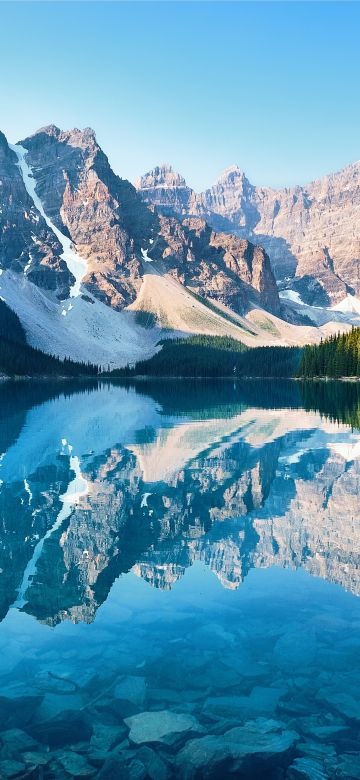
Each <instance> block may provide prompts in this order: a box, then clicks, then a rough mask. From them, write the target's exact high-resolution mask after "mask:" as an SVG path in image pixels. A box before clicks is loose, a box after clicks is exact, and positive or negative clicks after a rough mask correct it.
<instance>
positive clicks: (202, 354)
mask: <svg viewBox="0 0 360 780" xmlns="http://www.w3.org/2000/svg"><path fill="white" fill-rule="evenodd" d="M161 343H162V349H161V350H160V351H159V352H157V353H156V355H153V357H151V358H149V360H142V361H140V362H138V363H136V365H135V366H132V367H129V366H128V367H127V368H125V369H117V370H115V371H113V372H111V373H110V376H127V377H132V376H164V377H198V378H201V377H204V378H207V377H208V378H210V377H211V378H220V377H234V378H240V377H282V378H284V377H292V376H293V375H294V374H295V373H297V371H298V368H299V362H300V357H301V349H299V348H298V347H252V348H251V349H249V348H248V347H246V346H245V345H244V344H242V343H241V342H240V341H237V340H235V339H232V338H230V337H227V336H191V337H190V338H186V339H172V340H168V341H163V342H161Z"/></svg>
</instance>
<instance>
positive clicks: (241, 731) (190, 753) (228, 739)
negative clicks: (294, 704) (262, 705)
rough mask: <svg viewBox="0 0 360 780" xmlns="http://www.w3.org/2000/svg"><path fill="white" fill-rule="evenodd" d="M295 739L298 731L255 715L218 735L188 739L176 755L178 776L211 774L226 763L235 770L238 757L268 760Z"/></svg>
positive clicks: (287, 748) (207, 775)
mask: <svg viewBox="0 0 360 780" xmlns="http://www.w3.org/2000/svg"><path fill="white" fill-rule="evenodd" d="M297 739H298V734H297V733H296V732H295V731H289V730H286V729H285V728H284V724H283V723H280V722H279V721H275V720H266V719H265V718H258V719H257V720H254V721H249V722H248V723H246V724H245V725H244V726H238V727H236V728H233V729H230V730H229V731H227V732H225V734H223V735H222V736H214V735H208V736H206V737H201V738H200V739H199V738H197V739H192V740H189V742H187V743H186V745H185V747H184V748H183V749H182V750H181V751H180V752H179V753H178V756H177V758H176V764H177V768H178V772H179V776H180V777H183V778H186V779H189V780H190V778H193V777H197V776H200V777H211V776H212V775H213V772H214V771H215V770H217V772H220V771H222V769H223V770H224V769H225V767H227V766H228V765H229V768H230V767H231V764H234V762H236V764H235V766H234V769H235V768H236V769H237V768H238V766H239V764H238V762H239V760H240V761H242V760H244V761H245V760H246V758H247V757H248V756H256V755H257V756H259V757H260V756H261V758H262V759H271V758H272V757H273V756H278V755H279V754H281V753H287V751H289V750H290V749H291V748H292V747H293V746H294V745H295V742H296V740H297ZM219 776H220V775H219ZM254 776H255V775H254Z"/></svg>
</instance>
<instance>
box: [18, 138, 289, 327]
mask: <svg viewBox="0 0 360 780" xmlns="http://www.w3.org/2000/svg"><path fill="white" fill-rule="evenodd" d="M21 145H22V146H23V147H24V148H25V149H26V150H27V157H26V161H27V163H28V164H29V165H30V167H31V170H32V172H33V176H34V177H35V181H36V192H37V194H38V196H39V197H40V199H41V202H42V204H43V206H44V210H45V212H46V214H47V215H48V216H49V217H50V219H51V220H53V222H54V224H55V225H56V227H57V228H58V229H59V230H60V231H61V232H62V233H64V234H65V235H66V236H67V237H69V238H71V240H72V241H73V243H74V245H75V246H76V251H77V252H78V254H79V255H80V256H81V257H83V258H85V259H86V263H87V273H86V274H85V275H84V277H83V279H82V284H83V286H84V287H85V288H87V289H88V291H89V292H91V293H93V294H94V295H95V296H96V297H98V298H100V299H101V300H102V301H103V302H104V303H106V304H108V305H110V306H112V307H113V308H115V309H119V310H120V309H123V308H124V307H126V306H127V305H128V304H131V303H132V302H133V301H134V300H135V299H136V297H137V295H138V293H139V290H140V287H141V282H142V277H143V274H144V273H145V272H149V271H150V268H151V266H150V265H149V263H154V264H155V267H156V271H157V273H160V274H163V273H166V272H170V273H171V274H172V275H173V276H175V277H176V278H177V279H178V280H179V281H180V282H181V283H182V284H185V285H186V286H189V287H190V288H191V289H192V290H193V291H194V292H197V293H199V294H200V295H202V296H206V297H209V298H213V299H215V300H219V301H220V302H221V303H223V304H225V305H228V306H230V307H232V308H233V309H234V310H235V311H237V312H239V313H243V312H246V311H247V310H248V308H249V306H250V305H253V304H257V305H262V306H264V307H265V308H268V309H270V310H272V311H274V312H278V311H279V310H280V305H279V297H278V292H277V287H276V284H275V280H274V277H273V273H272V270H271V267H270V263H269V259H268V257H267V255H266V253H265V252H264V251H263V250H262V249H261V248H260V247H254V246H253V245H252V244H250V242H249V241H248V240H245V239H240V238H238V237H235V236H229V235H226V234H224V233H221V232H216V233H215V232H214V230H212V229H211V228H210V227H209V226H208V225H207V224H206V222H205V221H204V220H195V221H194V220H189V221H185V222H184V223H181V222H180V221H179V220H178V219H177V218H175V217H173V216H172V217H171V216H164V215H163V216H162V217H161V218H159V216H158V214H157V212H156V210H154V207H153V205H151V206H150V207H148V205H146V204H145V202H144V200H143V199H142V197H141V196H140V194H139V193H138V192H137V190H136V189H135V187H133V185H132V184H130V182H128V181H126V180H125V179H121V178H120V177H119V176H116V175H115V173H114V172H113V170H112V168H111V166H110V164H109V161H108V159H107V157H106V155H105V154H104V152H103V151H102V149H101V148H100V146H99V145H98V143H97V141H96V137H95V133H94V131H93V130H91V129H90V128H86V129H85V130H82V131H81V130H78V129H74V130H69V131H61V130H59V128H57V127H55V126H53V125H51V126H49V127H45V128H42V129H41V130H39V131H38V132H37V133H35V135H33V136H31V137H29V138H26V139H24V140H23V141H22V142H21ZM172 181H173V184H174V186H177V185H178V184H179V185H180V181H179V179H178V177H176V176H175V177H173V179H172Z"/></svg>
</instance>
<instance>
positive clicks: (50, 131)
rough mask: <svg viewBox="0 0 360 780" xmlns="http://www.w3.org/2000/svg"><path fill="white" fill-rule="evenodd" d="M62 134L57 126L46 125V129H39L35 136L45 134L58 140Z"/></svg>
mask: <svg viewBox="0 0 360 780" xmlns="http://www.w3.org/2000/svg"><path fill="white" fill-rule="evenodd" d="M60 133H61V130H60V127H57V126H56V125H45V127H39V129H38V130H36V131H35V133H33V136H35V135H43V134H45V135H49V136H53V137H54V138H58V137H59V135H60Z"/></svg>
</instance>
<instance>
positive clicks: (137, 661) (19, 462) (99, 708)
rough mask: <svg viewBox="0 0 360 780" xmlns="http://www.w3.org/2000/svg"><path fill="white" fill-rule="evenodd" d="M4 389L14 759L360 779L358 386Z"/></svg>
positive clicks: (1, 640)
mask: <svg viewBox="0 0 360 780" xmlns="http://www.w3.org/2000/svg"><path fill="white" fill-rule="evenodd" d="M0 403H1V405H0V408H1V410H2V414H1V417H0V452H1V453H2V454H1V457H0V502H1V510H0V511H1V534H0V617H1V621H0V623H1V624H0V777H1V778H32V779H33V780H67V779H68V778H73V777H86V778H99V780H118V779H119V780H177V778H180V780H201V779H202V778H208V779H209V780H220V779H221V780H224V779H226V778H233V777H239V778H241V779H242V780H258V779H259V778H266V780H327V779H328V780H338V778H342V780H349V778H360V751H359V723H360V704H359V697H358V695H357V691H358V690H359V687H360V669H359V662H358V657H359V648H360V601H359V599H358V598H356V596H357V595H359V594H360V577H359V564H360V560H359V538H360V534H359V526H358V523H359V521H358V514H359V512H358V510H359V499H358V496H359V487H360V485H359V477H360V469H359V464H360V432H359V409H360V398H359V390H358V385H357V384H343V383H321V382H319V383H317V384H314V383H306V384H303V383H298V382H288V383H286V382H284V383H282V382H277V383H273V384H272V383H267V382H255V381H254V382H251V381H247V382H243V383H241V384H240V383H239V384H232V383H231V382H223V383H208V384H203V383H201V382H196V383H193V384H192V383H189V382H183V383H181V382H177V383H175V384H174V383H171V382H164V381H163V382H159V383H157V382H153V383H149V382H146V383H145V382H144V383H141V384H138V385H135V386H132V385H130V384H128V385H121V384H120V383H119V384H111V383H101V382H97V381H95V382H92V383H90V384H85V383H84V384H83V383H81V382H78V383H74V384H72V383H70V382H64V383H63V384H62V383H61V382H59V383H57V384H47V383H45V382H39V383H38V384H36V383H15V384H4V385H2V386H1V387H0Z"/></svg>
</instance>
